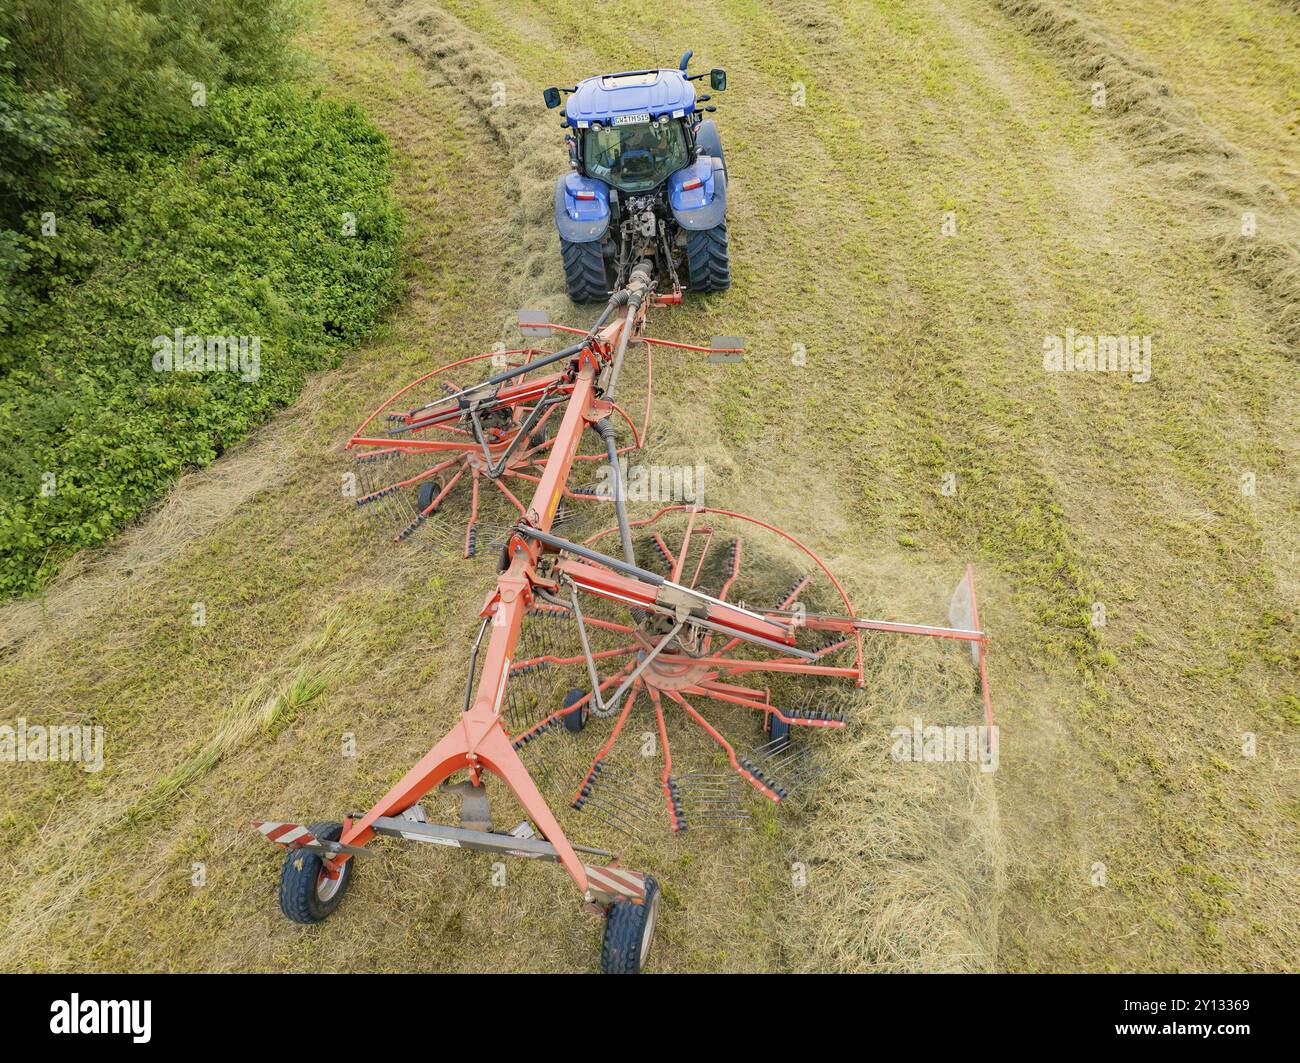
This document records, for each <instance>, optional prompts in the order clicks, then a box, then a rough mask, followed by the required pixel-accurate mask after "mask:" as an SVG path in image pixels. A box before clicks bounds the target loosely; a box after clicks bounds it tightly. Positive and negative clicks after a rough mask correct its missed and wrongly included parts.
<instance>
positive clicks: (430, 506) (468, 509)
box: [347, 314, 661, 558]
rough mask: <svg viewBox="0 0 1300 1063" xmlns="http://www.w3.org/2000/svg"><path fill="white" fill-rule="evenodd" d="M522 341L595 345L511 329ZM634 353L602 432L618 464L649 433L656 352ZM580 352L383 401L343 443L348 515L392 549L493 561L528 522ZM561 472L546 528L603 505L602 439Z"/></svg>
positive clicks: (544, 356) (529, 354)
mask: <svg viewBox="0 0 1300 1063" xmlns="http://www.w3.org/2000/svg"><path fill="white" fill-rule="evenodd" d="M523 316H524V315H523V314H521V318H522V317H523ZM521 330H523V331H526V332H530V333H537V332H550V331H557V332H565V333H577V334H579V335H581V336H583V337H584V341H585V340H587V339H590V338H591V337H592V336H593V335H594V330H582V329H569V328H567V327H565V326H560V325H551V324H549V323H546V322H533V323H532V324H524V323H522V322H521ZM628 342H631V336H630V335H629V340H628ZM637 342H638V344H639V345H642V346H644V349H645V357H644V359H638V360H637V364H636V365H635V366H629V367H628V369H627V371H626V372H622V373H621V376H622V381H621V382H622V385H623V387H622V391H621V393H622V395H624V396H630V399H629V400H628V403H627V405H624V404H623V403H615V402H612V401H611V402H610V403H609V408H608V421H609V424H610V428H609V431H610V432H612V433H615V434H617V435H621V436H622V437H623V441H622V442H620V443H618V444H617V445H616V446H615V453H616V455H617V456H619V457H623V456H625V455H628V454H631V453H632V452H634V451H636V450H639V449H640V448H641V446H642V444H643V441H644V439H645V433H646V431H647V429H648V427H649V422H650V413H651V401H650V395H651V392H650V386H651V379H652V369H653V358H652V354H651V346H652V345H654V344H656V343H659V342H661V341H656V340H653V339H649V338H645V337H638V341H637ZM580 350H582V343H578V344H574V345H570V346H568V347H566V348H564V349H563V350H561V351H558V352H552V351H547V350H542V349H540V348H537V347H520V348H516V349H513V350H501V351H488V352H486V353H483V354H478V355H472V356H470V357H468V358H462V359H460V360H459V361H455V362H451V363H449V364H447V365H444V366H441V367H439V368H437V369H434V370H432V371H430V372H428V373H425V374H423V375H422V376H420V377H418V378H416V379H415V380H413V381H411V383H409V384H407V385H406V386H405V387H403V388H401V389H400V390H398V391H397V392H395V393H394V394H393V395H391V396H389V397H388V398H387V399H386V400H385V401H384V402H383V403H382V404H381V405H380V406H379V407H378V408H377V409H375V410H374V411H373V412H372V413H371V414H370V415H369V416H368V417H367V418H366V419H365V420H364V421H363V422H362V423H361V425H360V426H359V427H358V428H357V429H356V431H355V432H353V433H352V436H351V437H350V438H349V440H348V443H347V449H348V450H351V451H353V452H354V453H355V480H354V496H355V504H356V506H357V508H358V509H359V510H361V511H362V512H364V513H367V514H368V515H370V516H372V517H373V518H374V519H375V522H376V524H377V526H378V527H379V528H380V529H381V531H382V533H383V534H384V535H385V537H387V538H389V539H391V541H392V542H394V543H402V542H406V541H408V540H411V541H414V542H417V543H419V544H421V545H424V546H428V547H432V548H434V549H436V550H437V551H438V552H440V553H443V554H450V555H459V556H461V557H464V558H474V557H480V556H489V557H491V556H495V552H496V549H498V548H499V547H500V546H501V545H502V543H503V542H504V537H505V534H506V533H507V532H508V530H509V528H510V527H511V526H512V525H513V524H514V522H515V521H517V520H519V519H520V518H521V517H525V516H526V515H527V507H526V501H527V499H528V498H530V497H531V494H532V492H533V490H534V489H535V488H536V486H537V484H538V483H539V482H540V481H541V477H542V476H543V475H544V473H545V471H546V467H547V464H548V462H549V461H550V460H551V457H552V454H553V450H554V446H555V439H554V430H555V428H556V426H557V425H558V424H559V423H560V420H561V418H562V416H563V411H564V405H565V403H566V402H567V401H568V399H569V398H570V396H571V395H572V391H573V386H574V381H573V379H572V374H571V373H566V371H565V370H566V361H567V360H568V359H570V358H572V357H573V356H574V355H575V354H576V353H577V352H579V351H580ZM612 369H613V362H612V361H611V363H610V365H609V366H608V367H607V368H606V370H605V375H606V390H607V392H611V389H609V387H608V385H609V384H610V383H613V384H615V385H617V384H618V383H619V380H618V378H617V377H613V378H612V379H611V374H612ZM621 369H622V364H621V361H620V370H621ZM485 374H486V375H485ZM480 377H482V378H483V379H479V378H480ZM611 393H612V392H611ZM566 457H567V455H566ZM571 460H572V462H573V465H574V468H575V470H577V471H576V472H575V475H574V477H573V479H574V480H575V484H574V485H573V486H570V485H568V484H567V483H566V484H565V486H564V489H563V492H562V497H561V500H560V503H559V505H558V507H557V511H556V515H555V517H554V519H553V523H554V524H555V525H562V524H565V523H566V522H567V521H568V520H569V519H571V517H572V516H573V512H574V506H575V503H578V502H587V503H591V502H600V501H608V500H609V499H608V497H607V496H605V495H603V494H601V492H600V484H599V483H598V472H597V470H598V466H597V464H596V463H602V464H603V463H605V462H607V461H608V460H609V451H608V448H607V446H606V444H605V442H604V440H603V438H602V437H601V436H598V435H593V434H590V433H588V434H584V435H583V437H582V439H581V440H580V445H579V447H578V451H577V452H576V453H575V454H573V455H572V458H571Z"/></svg>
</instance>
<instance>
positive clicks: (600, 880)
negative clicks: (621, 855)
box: [587, 866, 645, 901]
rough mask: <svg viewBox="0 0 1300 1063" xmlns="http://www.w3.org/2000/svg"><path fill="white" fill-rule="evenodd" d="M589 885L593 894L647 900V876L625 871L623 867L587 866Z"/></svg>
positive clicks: (637, 872)
mask: <svg viewBox="0 0 1300 1063" xmlns="http://www.w3.org/2000/svg"><path fill="white" fill-rule="evenodd" d="M587 885H588V886H589V887H590V888H591V891H592V892H593V893H603V894H606V895H608V896H609V897H627V898H628V899H629V900H634V901H643V900H645V875H643V874H642V873H641V872H639V871H625V870H624V869H623V868H621V867H590V866H587Z"/></svg>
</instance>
